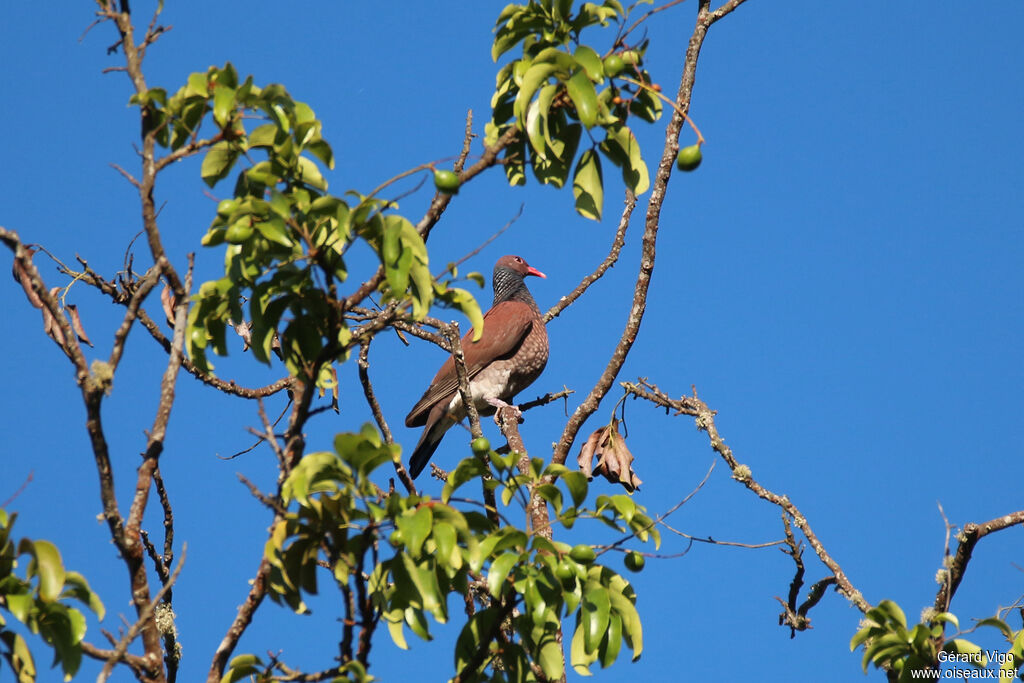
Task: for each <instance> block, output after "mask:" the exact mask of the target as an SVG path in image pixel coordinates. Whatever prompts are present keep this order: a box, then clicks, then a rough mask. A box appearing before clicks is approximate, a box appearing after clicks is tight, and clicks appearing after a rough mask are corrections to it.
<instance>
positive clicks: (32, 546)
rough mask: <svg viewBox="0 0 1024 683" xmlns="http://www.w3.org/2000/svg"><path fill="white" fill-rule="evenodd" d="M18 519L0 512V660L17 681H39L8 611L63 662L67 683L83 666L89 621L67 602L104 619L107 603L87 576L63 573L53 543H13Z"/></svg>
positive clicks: (29, 682) (64, 571) (21, 541)
mask: <svg viewBox="0 0 1024 683" xmlns="http://www.w3.org/2000/svg"><path fill="white" fill-rule="evenodd" d="M16 519H17V515H16V514H8V513H7V511H6V510H3V509H0V656H2V657H3V659H4V661H6V662H7V663H8V665H9V666H10V667H11V670H12V671H13V672H14V675H15V676H16V677H17V680H18V681H19V683H32V682H33V681H35V680H36V675H37V669H36V664H35V660H34V659H33V658H32V653H31V652H30V651H29V648H28V643H27V642H26V641H25V639H24V637H22V635H21V634H19V633H17V632H15V631H13V630H10V629H9V628H8V627H7V620H6V619H5V617H4V612H6V613H8V614H10V615H11V616H13V617H14V618H15V619H17V620H18V621H20V622H21V623H22V624H24V625H25V626H27V627H28V629H29V631H31V632H32V633H37V634H39V635H40V636H42V638H43V641H45V642H46V644H47V645H49V646H50V647H51V648H53V666H56V665H57V664H60V666H61V670H62V671H63V672H64V680H66V681H68V680H71V678H72V677H73V676H74V675H75V673H76V672H77V671H78V668H79V666H80V665H81V662H82V649H81V643H82V639H83V638H84V637H85V632H86V623H85V615H83V614H82V612H81V611H79V610H78V609H77V608H76V607H71V606H69V605H68V604H66V603H67V602H68V601H70V600H76V601H78V602H80V603H82V604H83V605H85V606H86V607H88V608H89V609H90V610H92V611H93V612H94V613H95V614H96V616H97V617H98V618H99V619H103V615H104V607H103V602H102V601H100V598H99V596H98V595H96V593H94V592H93V591H92V589H91V588H89V582H88V581H86V580H85V577H84V576H82V575H81V574H79V573H78V572H74V571H68V570H67V569H65V567H64V563H63V561H62V560H61V556H60V551H59V550H57V547H56V546H54V545H53V543H51V542H49V541H44V540H35V541H33V540H31V539H29V538H22V539H21V540H19V541H17V542H15V541H14V540H13V539H12V538H11V528H12V527H13V526H14V522H15V520H16ZM23 556H24V557H27V558H28V564H27V566H26V568H25V574H24V578H22V577H20V576H18V574H17V573H15V569H17V568H18V560H19V558H21V557H23Z"/></svg>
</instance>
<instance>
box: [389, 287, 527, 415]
mask: <svg viewBox="0 0 1024 683" xmlns="http://www.w3.org/2000/svg"><path fill="white" fill-rule="evenodd" d="M536 317H537V316H536V315H535V314H534V312H533V310H531V309H530V307H529V306H527V305H526V304H524V303H523V302H521V301H502V302H501V303H499V304H497V305H496V306H494V307H493V308H491V310H489V311H487V313H486V314H485V315H484V333H483V335H481V337H480V339H479V340H478V341H475V342H474V341H471V340H472V338H473V330H470V331H469V332H467V333H466V334H465V336H463V337H462V352H463V354H465V356H466V372H467V374H468V375H469V378H470V379H472V378H473V377H474V376H475V375H476V374H477V373H479V372H480V371H481V370H483V369H484V368H485V367H487V365H488V364H490V363H491V362H492V361H495V360H498V359H499V358H506V357H508V356H510V355H511V354H513V353H515V351H516V350H517V349H518V348H519V345H520V344H521V343H522V341H523V339H525V338H526V335H527V334H529V332H530V328H531V326H532V325H533V323H534V321H535V320H536ZM458 387H459V379H458V376H457V375H456V374H455V359H454V358H452V357H451V356H448V360H446V361H445V362H444V365H442V366H441V369H440V370H438V371H437V374H436V375H434V380H433V381H432V382H431V383H430V386H429V387H428V388H427V391H426V392H425V393H424V394H423V397H422V398H420V400H419V401H418V402H417V403H416V405H415V406H413V409H412V410H410V411H409V415H408V416H406V418H405V426H406V427H420V426H422V425H424V424H426V421H427V413H429V412H430V409H431V408H433V407H434V405H435V404H436V403H438V402H439V401H441V400H444V401H450V400H451V399H452V397H453V396H454V395H455V392H456V391H458Z"/></svg>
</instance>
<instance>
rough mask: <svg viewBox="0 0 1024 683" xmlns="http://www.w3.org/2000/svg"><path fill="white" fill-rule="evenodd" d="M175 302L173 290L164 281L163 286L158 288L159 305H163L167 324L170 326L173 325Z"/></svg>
mask: <svg viewBox="0 0 1024 683" xmlns="http://www.w3.org/2000/svg"><path fill="white" fill-rule="evenodd" d="M176 303H177V297H176V296H174V290H172V289H171V286H170V285H169V284H167V283H166V282H165V283H164V288H163V289H162V290H160V306H161V307H163V309H164V316H165V317H166V318H167V324H168V325H170V326H171V327H174V304H176Z"/></svg>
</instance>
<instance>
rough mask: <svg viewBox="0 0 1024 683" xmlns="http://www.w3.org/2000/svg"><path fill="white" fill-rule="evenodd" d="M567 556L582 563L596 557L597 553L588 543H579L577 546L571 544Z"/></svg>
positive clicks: (591, 560) (589, 561)
mask: <svg viewBox="0 0 1024 683" xmlns="http://www.w3.org/2000/svg"><path fill="white" fill-rule="evenodd" d="M569 557H571V558H572V559H574V560H575V561H577V562H581V563H583V564H590V563H591V562H593V561H594V560H595V559H597V553H595V552H594V549H593V548H591V547H590V546H589V545H585V544H583V543H580V544H579V545H577V546H573V549H572V550H570V551H569Z"/></svg>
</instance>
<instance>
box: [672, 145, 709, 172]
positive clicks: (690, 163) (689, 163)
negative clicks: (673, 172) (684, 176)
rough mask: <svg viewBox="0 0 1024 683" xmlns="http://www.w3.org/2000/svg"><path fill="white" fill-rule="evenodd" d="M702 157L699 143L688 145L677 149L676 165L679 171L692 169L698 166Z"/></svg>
mask: <svg viewBox="0 0 1024 683" xmlns="http://www.w3.org/2000/svg"><path fill="white" fill-rule="evenodd" d="M703 159H704V157H703V156H702V155H701V153H700V145H690V146H689V147H683V148H682V149H681V150H679V155H678V156H677V157H676V167H677V168H678V169H679V170H680V171H692V170H694V169H695V168H697V167H698V166H700V162H701V161H702V160H703Z"/></svg>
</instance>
